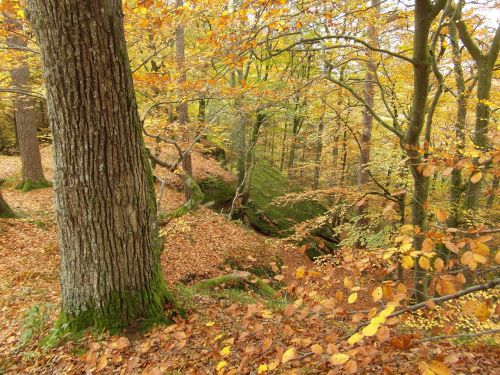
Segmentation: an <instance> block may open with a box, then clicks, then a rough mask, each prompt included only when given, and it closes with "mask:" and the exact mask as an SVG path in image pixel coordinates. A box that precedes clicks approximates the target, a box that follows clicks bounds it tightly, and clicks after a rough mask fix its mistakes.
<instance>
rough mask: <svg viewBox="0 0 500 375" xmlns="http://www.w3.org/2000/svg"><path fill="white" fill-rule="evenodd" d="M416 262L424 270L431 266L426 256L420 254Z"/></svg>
mask: <svg viewBox="0 0 500 375" xmlns="http://www.w3.org/2000/svg"><path fill="white" fill-rule="evenodd" d="M418 264H419V266H420V267H421V268H422V269H424V270H428V269H429V268H431V262H430V261H429V259H428V258H426V257H424V256H421V257H420V258H419V259H418Z"/></svg>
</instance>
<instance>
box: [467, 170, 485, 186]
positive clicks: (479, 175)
mask: <svg viewBox="0 0 500 375" xmlns="http://www.w3.org/2000/svg"><path fill="white" fill-rule="evenodd" d="M482 178H483V174H482V173H481V172H477V173H474V174H473V175H472V176H471V178H470V182H472V183H473V184H476V183H478V182H479V181H481V179H482Z"/></svg>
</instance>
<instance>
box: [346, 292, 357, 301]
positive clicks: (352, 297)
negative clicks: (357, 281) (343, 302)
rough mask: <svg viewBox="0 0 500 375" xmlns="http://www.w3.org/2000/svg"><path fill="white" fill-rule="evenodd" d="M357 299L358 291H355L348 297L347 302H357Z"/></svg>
mask: <svg viewBox="0 0 500 375" xmlns="http://www.w3.org/2000/svg"><path fill="white" fill-rule="evenodd" d="M357 299H358V293H356V292H354V293H352V294H351V295H350V296H349V298H348V299H347V303H354V302H356V300H357Z"/></svg>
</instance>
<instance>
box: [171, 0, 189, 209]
mask: <svg viewBox="0 0 500 375" xmlns="http://www.w3.org/2000/svg"><path fill="white" fill-rule="evenodd" d="M183 5H184V0H176V6H177V7H182V6H183ZM175 60H176V65H177V69H178V70H179V74H180V76H179V84H181V85H182V84H184V83H185V82H186V68H185V66H184V62H185V60H186V54H185V41H184V25H183V24H182V23H181V24H179V26H177V28H176V30H175ZM177 113H178V115H179V116H178V117H179V122H180V123H181V125H184V127H185V129H183V130H184V136H185V138H187V134H188V129H187V123H188V122H189V113H188V103H187V102H186V100H185V99H184V98H181V103H180V104H179V106H178V107H177ZM182 169H183V170H184V173H185V174H186V175H185V176H184V196H185V199H186V202H187V201H189V200H190V199H191V198H192V195H193V192H192V189H191V184H192V181H191V180H192V175H193V167H192V162H191V152H187V153H186V154H185V155H184V157H183V159H182Z"/></svg>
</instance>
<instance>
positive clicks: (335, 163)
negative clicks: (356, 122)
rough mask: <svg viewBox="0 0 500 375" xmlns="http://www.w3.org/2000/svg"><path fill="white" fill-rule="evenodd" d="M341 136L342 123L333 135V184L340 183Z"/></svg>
mask: <svg viewBox="0 0 500 375" xmlns="http://www.w3.org/2000/svg"><path fill="white" fill-rule="evenodd" d="M339 137H340V124H339V126H337V127H336V129H335V133H334V135H333V147H332V168H333V172H332V182H333V185H334V186H335V185H338V183H339V181H338V176H339V173H338V165H339V160H338V159H339Z"/></svg>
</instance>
